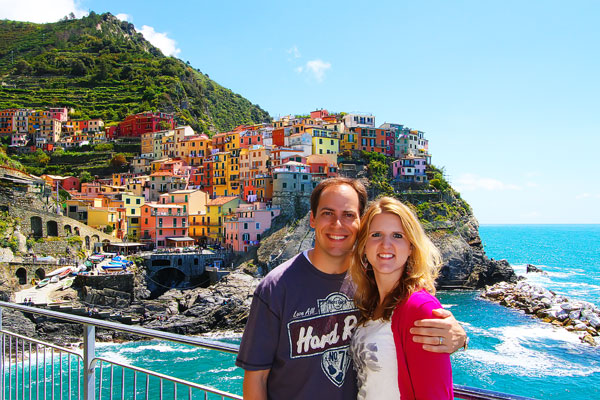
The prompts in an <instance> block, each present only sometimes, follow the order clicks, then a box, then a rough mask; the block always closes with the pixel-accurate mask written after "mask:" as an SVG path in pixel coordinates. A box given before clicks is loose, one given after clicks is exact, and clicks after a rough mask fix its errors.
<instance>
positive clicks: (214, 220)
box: [197, 196, 242, 243]
mask: <svg viewBox="0 0 600 400" xmlns="http://www.w3.org/2000/svg"><path fill="white" fill-rule="evenodd" d="M240 204H242V200H241V199H240V198H239V197H237V196H223V197H218V198H216V199H212V200H210V201H209V202H208V204H207V207H206V215H203V216H201V219H200V221H198V222H199V224H198V225H197V226H198V227H199V228H200V230H201V232H204V234H203V235H202V236H203V238H202V241H206V242H207V243H225V233H226V232H225V230H224V227H223V222H224V217H225V215H227V214H231V213H232V212H234V211H235V210H236V209H237V208H238V207H239V206H240Z"/></svg>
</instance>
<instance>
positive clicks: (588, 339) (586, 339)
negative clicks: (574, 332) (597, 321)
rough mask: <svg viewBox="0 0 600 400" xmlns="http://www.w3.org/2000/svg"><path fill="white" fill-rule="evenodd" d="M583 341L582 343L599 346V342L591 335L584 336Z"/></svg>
mask: <svg viewBox="0 0 600 400" xmlns="http://www.w3.org/2000/svg"><path fill="white" fill-rule="evenodd" d="M581 341H582V342H583V343H587V344H589V345H590V346H597V345H598V342H597V340H596V339H594V337H593V336H592V335H590V334H587V335H584V336H583V337H582V338H581Z"/></svg>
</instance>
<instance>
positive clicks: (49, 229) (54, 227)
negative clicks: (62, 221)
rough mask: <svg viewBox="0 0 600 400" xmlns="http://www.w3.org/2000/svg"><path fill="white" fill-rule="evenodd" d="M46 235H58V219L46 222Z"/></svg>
mask: <svg viewBox="0 0 600 400" xmlns="http://www.w3.org/2000/svg"><path fill="white" fill-rule="evenodd" d="M46 235H47V236H58V224H57V223H56V221H53V220H50V221H47V222H46Z"/></svg>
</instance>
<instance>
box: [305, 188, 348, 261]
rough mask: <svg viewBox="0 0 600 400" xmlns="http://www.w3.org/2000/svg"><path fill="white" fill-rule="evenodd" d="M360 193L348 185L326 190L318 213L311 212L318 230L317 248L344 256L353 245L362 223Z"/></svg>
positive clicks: (338, 256) (336, 256)
mask: <svg viewBox="0 0 600 400" xmlns="http://www.w3.org/2000/svg"><path fill="white" fill-rule="evenodd" d="M359 218H360V217H359V200H358V193H356V191H355V190H354V189H353V188H352V187H351V186H349V185H344V184H343V185H336V186H330V187H328V188H326V189H325V190H323V192H322V193H321V197H320V199H319V207H318V208H317V213H316V215H313V214H312V212H311V214H310V226H311V227H312V228H314V229H315V251H317V252H322V253H323V255H327V256H329V257H334V258H345V257H346V256H347V255H348V254H349V253H350V251H351V250H352V248H353V246H354V242H355V241H356V234H357V233H358V228H359V225H360V219H359Z"/></svg>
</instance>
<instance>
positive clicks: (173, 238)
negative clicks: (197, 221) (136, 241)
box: [141, 203, 194, 248]
mask: <svg viewBox="0 0 600 400" xmlns="http://www.w3.org/2000/svg"><path fill="white" fill-rule="evenodd" d="M141 219H142V220H141V233H142V236H141V241H142V243H147V244H150V245H152V246H154V247H156V248H163V247H185V246H191V245H193V244H194V239H192V238H190V237H189V236H188V221H187V214H186V213H184V212H183V206H180V205H175V204H159V203H146V204H144V205H143V206H142V217H141Z"/></svg>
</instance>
